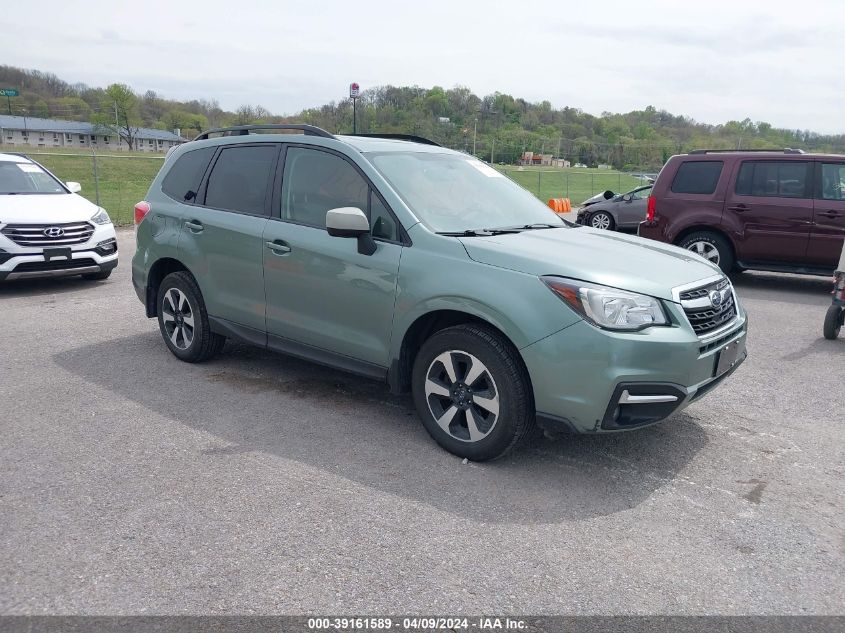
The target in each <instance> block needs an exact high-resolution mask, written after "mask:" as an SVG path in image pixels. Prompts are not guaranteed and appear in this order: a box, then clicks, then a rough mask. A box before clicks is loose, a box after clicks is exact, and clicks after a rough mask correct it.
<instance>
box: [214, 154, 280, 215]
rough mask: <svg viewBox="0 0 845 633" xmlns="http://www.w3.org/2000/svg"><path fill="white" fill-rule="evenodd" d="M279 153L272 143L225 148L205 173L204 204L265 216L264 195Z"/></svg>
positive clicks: (268, 188)
mask: <svg viewBox="0 0 845 633" xmlns="http://www.w3.org/2000/svg"><path fill="white" fill-rule="evenodd" d="M278 152H279V146H278V145H275V144H273V145H271V144H262V145H236V146H234V147H226V148H224V149H223V150H222V151H221V152H220V156H218V157H217V160H216V161H215V163H214V167H212V168H211V174H209V176H208V185H207V186H206V192H205V206H207V207H212V208H214V209H223V210H226V211H237V212H239V213H249V214H252V215H267V209H268V205H267V194H268V193H269V190H270V182H271V180H272V177H273V173H274V171H275V166H276V156H277V154H278Z"/></svg>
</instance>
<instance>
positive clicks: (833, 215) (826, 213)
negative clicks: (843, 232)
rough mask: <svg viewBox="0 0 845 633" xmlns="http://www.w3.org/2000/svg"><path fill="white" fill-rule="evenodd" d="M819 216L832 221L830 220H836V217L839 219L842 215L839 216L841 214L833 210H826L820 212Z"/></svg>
mask: <svg viewBox="0 0 845 633" xmlns="http://www.w3.org/2000/svg"><path fill="white" fill-rule="evenodd" d="M821 215H823V216H824V217H826V218H831V219H832V218H838V217H839V216H840V215H842V214H841V213H839V211H835V210H833V209H828V210H827V211H822V212H821Z"/></svg>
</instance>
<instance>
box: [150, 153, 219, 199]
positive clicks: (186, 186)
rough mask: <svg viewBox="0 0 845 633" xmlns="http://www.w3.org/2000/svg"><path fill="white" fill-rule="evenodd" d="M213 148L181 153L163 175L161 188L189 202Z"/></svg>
mask: <svg viewBox="0 0 845 633" xmlns="http://www.w3.org/2000/svg"><path fill="white" fill-rule="evenodd" d="M215 149H216V148H214V147H204V148H202V149H195V150H194V151H192V152H185V153H184V154H182V155H181V156H180V157H179V158H177V159H176V162H175V163H173V166H172V167H171V168H170V171H168V172H167V175H166V176H165V177H164V180H163V181H162V183H161V190H162V191H163V192H164V193H165V194H167V195H168V196H170V197H171V198H173V199H174V200H178V201H179V202H190V201H191V200H193V199H194V198H196V195H197V191H199V186H200V181H201V180H202V177H203V175H204V174H205V169H206V167H208V161H210V160H211V157H212V156H214V150H215Z"/></svg>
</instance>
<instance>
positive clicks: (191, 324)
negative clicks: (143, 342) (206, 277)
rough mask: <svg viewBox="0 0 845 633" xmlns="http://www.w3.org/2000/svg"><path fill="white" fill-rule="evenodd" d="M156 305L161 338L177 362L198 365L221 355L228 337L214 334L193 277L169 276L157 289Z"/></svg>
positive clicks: (182, 274)
mask: <svg viewBox="0 0 845 633" xmlns="http://www.w3.org/2000/svg"><path fill="white" fill-rule="evenodd" d="M156 301H157V302H158V304H157V305H158V327H159V330H160V331H161V336H162V338H163V339H164V342H165V344H166V345H167V347H168V348H169V349H170V351H171V352H173V355H174V356H176V358H178V359H179V360H183V361H185V362H187V363H199V362H202V361H204V360H208V359H209V358H212V357H213V356H216V355H217V354H219V353H220V351H221V350H222V349H223V344H224V343H225V342H226V337H224V336H220V335H219V334H215V333H214V332H212V331H211V327H210V326H209V323H208V312H207V311H206V309H205V301H203V298H202V293H201V292H200V289H199V286H197V282H196V280H195V279H194V278H193V276H192V275H191V274H190V273H188V272H185V271H180V272H176V273H170V274H169V275H167V277H165V278H164V279H163V280H162V282H161V285H160V286H159V288H158V296H157V298H156Z"/></svg>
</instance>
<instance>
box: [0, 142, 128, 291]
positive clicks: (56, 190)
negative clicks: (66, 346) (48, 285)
mask: <svg viewBox="0 0 845 633" xmlns="http://www.w3.org/2000/svg"><path fill="white" fill-rule="evenodd" d="M81 189H82V187H80V185H79V183H78V182H68V183H63V182H61V181H60V180H59V179H58V178H56V177H55V176H54V175H53V174H51V173H50V172H49V171H47V170H46V169H44V168H43V167H42V166H41V165H39V164H38V163H36V162H35V161H33V160H30V159H29V158H27V157H26V156H23V155H22V154H0V281H3V280H6V279H9V280H11V279H25V278H31V277H64V276H68V275H82V277H83V278H84V279H105V278H106V277H108V276H109V275H110V274H111V271H112V270H113V269H114V267H115V266H117V239H116V236H115V232H114V225H113V224H112V222H111V219H110V218H109V214H108V213H106V211H105V209H102V208H100V207H98V206H97V205H95V204H92V203H90V202H88V200H86V199H85V198H83V197H82V196H78V195H77V192H78V191H80V190H81Z"/></svg>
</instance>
